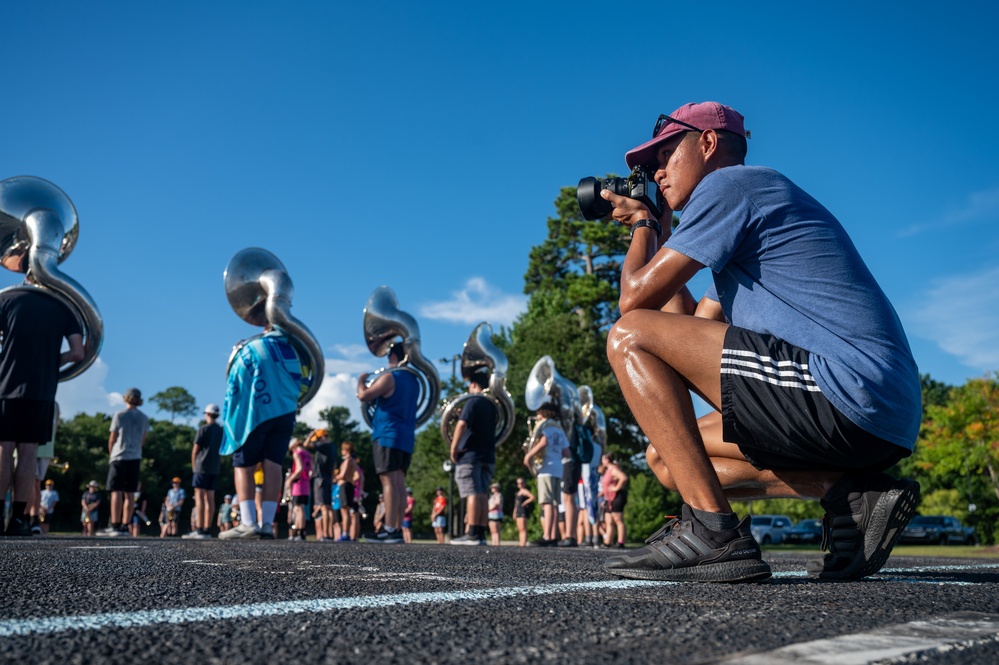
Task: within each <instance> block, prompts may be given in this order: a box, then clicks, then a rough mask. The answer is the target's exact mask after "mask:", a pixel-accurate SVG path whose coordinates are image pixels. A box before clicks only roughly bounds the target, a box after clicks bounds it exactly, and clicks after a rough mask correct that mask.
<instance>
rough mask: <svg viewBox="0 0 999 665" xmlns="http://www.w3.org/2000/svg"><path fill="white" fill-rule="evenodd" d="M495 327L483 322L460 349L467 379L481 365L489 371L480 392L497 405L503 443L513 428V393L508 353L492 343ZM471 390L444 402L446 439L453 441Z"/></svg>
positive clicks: (498, 437) (498, 438)
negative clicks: (508, 386)
mask: <svg viewBox="0 0 999 665" xmlns="http://www.w3.org/2000/svg"><path fill="white" fill-rule="evenodd" d="M492 335H493V329H492V326H490V325H489V324H488V323H480V324H479V325H477V326H475V330H473V331H472V334H471V335H469V336H468V340H467V341H466V342H465V347H464V349H463V350H462V353H461V375H462V376H463V377H465V378H466V379H467V378H469V377H470V376H471V375H472V373H473V372H475V371H477V370H479V371H481V370H482V368H485V369H486V370H488V371H489V387H488V388H486V389H485V390H483V391H482V392H481V393H479V394H481V395H482V396H483V397H485V398H487V399H488V400H489V401H490V402H491V403H492V405H493V406H494V407H495V408H496V445H497V446H498V445H499V444H501V443H503V442H504V441H506V440H507V438H509V436H510V433H511V432H513V426H514V422H515V413H514V405H513V397H512V396H511V395H510V392H509V391H508V390H507V389H506V373H507V360H506V354H505V353H503V352H502V351H500V350H499V349H498V348H497V347H496V345H495V344H493V339H492ZM472 396H473V395H472V393H462V394H460V395H458V396H456V397H454V398H452V399H450V400H448V401H447V403H446V404H445V405H444V408H443V415H442V417H441V436H442V437H444V442H445V443H447V444H448V445H450V444H451V441H452V439H453V438H454V430H455V427H457V425H458V418H459V417H460V416H461V410H462V408H463V407H464V406H465V402H466V401H468V400H469V399H471V397H472Z"/></svg>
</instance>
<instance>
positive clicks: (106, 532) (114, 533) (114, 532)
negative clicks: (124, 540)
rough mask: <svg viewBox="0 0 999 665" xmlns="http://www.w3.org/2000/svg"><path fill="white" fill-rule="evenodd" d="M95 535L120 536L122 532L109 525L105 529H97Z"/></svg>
mask: <svg viewBox="0 0 999 665" xmlns="http://www.w3.org/2000/svg"><path fill="white" fill-rule="evenodd" d="M97 535H98V536H104V537H105V538H120V537H121V536H122V535H123V534H122V532H121V531H120V530H118V529H116V528H114V527H113V526H109V527H108V528H106V529H102V530H100V531H98V532H97Z"/></svg>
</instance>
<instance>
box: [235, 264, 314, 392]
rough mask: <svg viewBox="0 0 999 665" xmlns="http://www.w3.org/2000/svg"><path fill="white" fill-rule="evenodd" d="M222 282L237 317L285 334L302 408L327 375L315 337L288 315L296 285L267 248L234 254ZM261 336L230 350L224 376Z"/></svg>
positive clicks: (247, 340)
mask: <svg viewBox="0 0 999 665" xmlns="http://www.w3.org/2000/svg"><path fill="white" fill-rule="evenodd" d="M224 281H225V294H226V297H228V298H229V305H231V306H232V309H233V311H234V312H236V314H237V315H238V316H239V318H241V319H243V320H244V321H246V322H247V323H249V324H250V325H254V326H260V327H264V326H266V325H267V324H271V325H272V326H273V327H274V328H276V329H278V330H280V331H281V332H283V333H285V334H286V335H288V338H289V340H290V341H291V346H292V348H294V349H295V353H296V354H298V359H299V362H300V364H301V366H302V379H303V383H304V385H305V388H304V390H303V392H302V394H301V395H299V397H298V405H299V406H300V407H301V406H305V405H306V404H308V403H309V401H310V400H311V399H312V398H313V397H315V396H316V393H317V392H319V387H320V386H321V385H322V383H323V377H324V376H325V373H326V362H325V360H324V359H323V352H322V349H321V348H320V346H319V342H318V341H317V340H316V336H315V335H313V334H312V331H310V330H309V328H308V327H307V326H306V325H305V324H304V323H302V322H301V321H299V320H298V319H296V318H295V317H294V316H292V314H291V298H292V296H293V295H294V293H295V286H294V285H293V284H292V282H291V277H289V276H288V271H287V270H286V269H285V267H284V264H283V263H281V261H280V260H279V259H278V257H276V256H274V255H273V254H271V253H270V252H268V251H267V250H266V249H261V248H259V247H248V248H247V249H242V250H240V251H238V252H236V255H235V256H233V257H232V259H231V260H230V261H229V265H227V266H226V268H225V274H224ZM261 336H263V333H261V334H259V335H254V336H253V337H251V338H250V339H245V340H242V341H241V342H239V344H237V345H236V346H235V347H233V350H232V353H231V354H230V355H229V363H228V364H227V365H226V374H228V373H229V370H230V369H231V368H232V363H233V361H234V360H235V359H236V356H237V354H238V353H239V350H240V349H241V348H243V346H244V345H245V344H246V343H247V342H249V341H250V340H252V339H256V338H258V337H261Z"/></svg>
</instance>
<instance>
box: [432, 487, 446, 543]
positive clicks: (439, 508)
mask: <svg viewBox="0 0 999 665" xmlns="http://www.w3.org/2000/svg"><path fill="white" fill-rule="evenodd" d="M446 511H447V497H446V496H444V488H443V487H438V488H437V490H436V491H435V492H434V504H433V507H432V508H431V509H430V526H432V527H433V528H434V536H435V537H436V538H437V543H438V544H439V545H443V544H444V536H445V534H446V533H447V514H446Z"/></svg>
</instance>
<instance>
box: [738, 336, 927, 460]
mask: <svg viewBox="0 0 999 665" xmlns="http://www.w3.org/2000/svg"><path fill="white" fill-rule="evenodd" d="M721 401H722V435H723V438H724V439H725V441H728V442H730V443H735V444H737V445H738V446H739V449H740V450H741V451H742V454H743V455H745V456H746V459H747V460H749V462H750V463H751V464H752V465H753V466H755V467H756V468H758V469H815V470H829V471H883V470H885V469H887V468H888V467H890V466H892V465H893V464H895V463H896V462H898V461H899V460H900V459H903V458H905V457H908V456H909V455H910V454H912V453H911V451H909V450H906V449H905V448H902V447H901V446H897V445H895V444H893V443H890V442H888V441H885V440H884V439H881V438H879V437H877V436H874V435H873V434H871V433H869V432H867V431H866V430H864V429H862V428H861V427H859V426H857V425H855V424H853V422H851V421H850V420H849V419H847V418H846V416H844V415H843V414H842V413H840V412H839V411H838V410H837V409H836V407H834V406H833V405H832V403H830V402H829V400H828V399H826V397H825V396H824V395H823V394H822V392H821V391H820V390H819V387H818V386H817V385H816V384H815V379H814V378H812V374H811V372H810V371H809V369H808V352H807V351H805V350H804V349H800V348H798V347H796V346H794V345H793V344H788V343H787V342H785V341H783V340H781V339H778V338H777V337H774V336H773V335H761V334H759V333H756V332H753V331H752V330H746V329H745V328H738V327H736V326H730V327H729V329H728V331H727V332H726V333H725V348H724V349H723V350H722V362H721Z"/></svg>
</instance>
